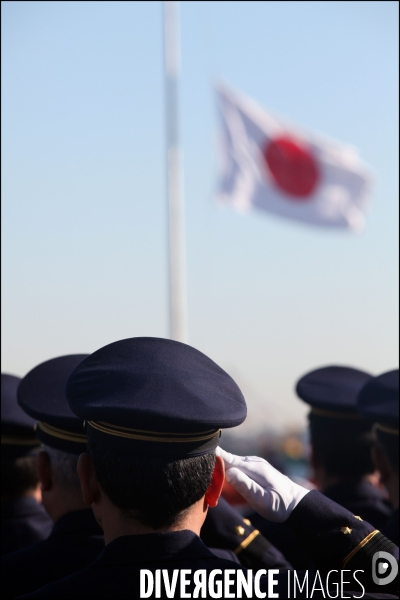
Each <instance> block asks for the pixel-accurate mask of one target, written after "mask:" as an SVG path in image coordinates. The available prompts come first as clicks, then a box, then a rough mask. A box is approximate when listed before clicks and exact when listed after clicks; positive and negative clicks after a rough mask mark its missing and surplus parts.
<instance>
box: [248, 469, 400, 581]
mask: <svg viewBox="0 0 400 600" xmlns="http://www.w3.org/2000/svg"><path fill="white" fill-rule="evenodd" d="M324 496H326V497H328V498H330V499H331V500H333V501H334V502H336V503H337V504H340V505H341V506H343V507H344V508H346V509H347V510H348V511H350V512H352V513H353V514H354V515H358V516H360V517H361V518H362V519H363V520H364V521H368V523H371V525H373V526H374V527H376V529H382V528H383V526H384V524H385V523H386V522H387V520H388V518H389V515H390V514H391V508H390V505H389V503H388V502H386V501H385V500H384V498H383V497H382V494H381V493H380V492H379V490H377V489H376V488H374V486H373V485H372V484H371V483H369V482H368V481H359V482H347V483H338V484H336V485H332V486H330V487H329V488H327V489H326V490H324ZM248 518H249V519H250V521H251V522H252V524H253V525H254V527H256V528H257V529H259V530H260V531H261V533H262V534H263V535H264V536H265V537H266V538H268V540H269V541H270V542H271V543H272V544H274V545H275V546H276V547H277V548H278V549H279V550H280V551H281V552H282V553H283V554H284V555H285V557H286V558H287V559H288V561H289V562H290V563H291V564H292V565H293V567H294V568H295V569H312V568H313V563H312V560H311V557H310V556H309V554H308V553H307V552H305V551H304V548H303V547H302V546H301V545H300V544H299V542H298V540H296V538H295V536H294V535H293V533H292V531H291V530H290V528H289V527H288V526H287V524H286V523H272V522H270V521H266V520H265V519H263V517H261V516H260V515H258V514H257V513H251V514H250V515H249V516H248ZM385 535H386V536H387V537H389V539H391V540H392V541H394V542H396V540H395V539H393V538H392V537H390V536H388V535H387V532H385ZM397 541H398V538H397Z"/></svg>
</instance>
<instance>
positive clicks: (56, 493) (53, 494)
mask: <svg viewBox="0 0 400 600" xmlns="http://www.w3.org/2000/svg"><path fill="white" fill-rule="evenodd" d="M42 495H43V506H44V508H45V509H46V512H47V513H48V515H49V517H50V518H51V520H52V521H53V523H55V522H56V521H58V519H60V518H61V517H63V516H64V515H67V514H68V513H71V512H75V511H76V510H87V509H88V506H87V504H85V503H84V502H83V500H82V494H81V492H80V490H73V491H72V490H68V492H66V490H64V489H63V488H61V487H60V488H58V487H53V488H52V490H51V491H50V492H48V491H47V492H46V491H43V493H42Z"/></svg>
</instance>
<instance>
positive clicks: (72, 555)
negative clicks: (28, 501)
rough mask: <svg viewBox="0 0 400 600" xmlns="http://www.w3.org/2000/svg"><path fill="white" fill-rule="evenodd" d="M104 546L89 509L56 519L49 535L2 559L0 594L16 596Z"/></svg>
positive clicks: (88, 559)
mask: <svg viewBox="0 0 400 600" xmlns="http://www.w3.org/2000/svg"><path fill="white" fill-rule="evenodd" d="M103 548H104V538H103V532H102V531H101V529H100V527H99V526H98V524H97V522H96V520H95V518H94V516H93V512H92V510H91V509H88V510H77V511H74V512H71V513H68V514H66V515H64V516H63V517H61V518H60V519H58V521H57V522H56V523H55V524H54V526H53V530H52V532H51V534H50V536H49V537H48V538H47V539H46V540H43V541H42V542H38V543H37V544H34V545H33V546H29V547H28V548H24V549H22V550H19V551H18V552H13V553H12V554H8V555H7V556H4V557H2V559H1V597H2V598H15V597H16V596H20V595H21V594H26V593H28V592H31V591H34V590H37V589H38V588H40V587H42V586H44V585H46V584H48V583H50V582H52V581H56V580H57V579H61V578H62V577H65V576H66V575H69V574H70V573H74V572H75V571H79V570H80V569H83V568H85V567H86V566H87V565H89V564H90V563H91V562H92V561H93V560H94V559H95V558H97V556H98V555H99V554H100V552H101V551H102V550H103Z"/></svg>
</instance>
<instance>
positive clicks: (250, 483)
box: [217, 448, 310, 523]
mask: <svg viewBox="0 0 400 600" xmlns="http://www.w3.org/2000/svg"><path fill="white" fill-rule="evenodd" d="M217 456H220V457H221V458H222V459H223V460H224V462H225V470H226V479H227V481H228V483H230V484H231V485H232V486H233V487H234V488H235V489H236V490H237V491H238V492H239V494H241V495H242V496H243V498H244V499H245V500H247V502H248V503H249V504H250V506H251V507H252V508H254V510H255V511H256V512H258V514H260V515H261V516H262V517H264V518H265V519H268V520H269V521H275V522H276V523H282V522H283V521H286V520H287V519H288V518H289V516H290V514H291V512H292V511H293V510H294V508H296V506H297V505H298V503H299V502H300V500H302V499H303V498H304V496H305V495H306V494H308V492H309V491H310V490H306V488H304V487H302V486H301V485H298V484H297V483H294V482H293V481H291V480H290V479H289V478H288V477H286V476H285V475H282V473H280V472H279V471H277V470H276V469H274V467H272V466H271V465H270V464H269V463H268V462H267V461H266V460H264V459H263V458H259V457H258V456H236V455H235V454H229V452H225V450H222V448H217Z"/></svg>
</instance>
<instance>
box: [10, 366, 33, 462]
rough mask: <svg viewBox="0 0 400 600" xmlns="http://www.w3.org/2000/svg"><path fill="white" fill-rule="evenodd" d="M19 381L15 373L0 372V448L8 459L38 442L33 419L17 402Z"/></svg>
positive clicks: (24, 453)
mask: <svg viewBox="0 0 400 600" xmlns="http://www.w3.org/2000/svg"><path fill="white" fill-rule="evenodd" d="M20 381H21V378H20V377H16V376H15V375H8V374H7V373H2V374H1V450H2V453H3V456H4V457H5V458H10V459H11V458H18V457H20V456H25V455H26V454H29V453H30V452H31V451H32V450H33V449H34V448H35V447H37V446H38V444H39V441H38V439H37V437H36V436H35V431H34V427H35V420H34V419H32V418H31V417H29V416H28V415H27V414H26V413H25V412H24V411H23V410H22V408H21V407H20V406H19V405H18V402H17V389H18V386H19V383H20Z"/></svg>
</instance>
